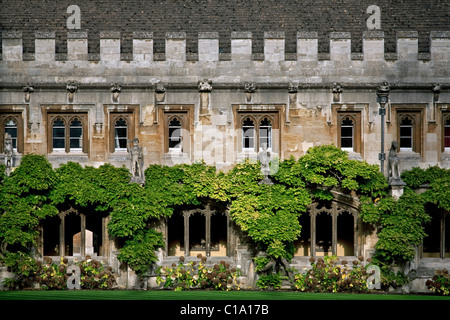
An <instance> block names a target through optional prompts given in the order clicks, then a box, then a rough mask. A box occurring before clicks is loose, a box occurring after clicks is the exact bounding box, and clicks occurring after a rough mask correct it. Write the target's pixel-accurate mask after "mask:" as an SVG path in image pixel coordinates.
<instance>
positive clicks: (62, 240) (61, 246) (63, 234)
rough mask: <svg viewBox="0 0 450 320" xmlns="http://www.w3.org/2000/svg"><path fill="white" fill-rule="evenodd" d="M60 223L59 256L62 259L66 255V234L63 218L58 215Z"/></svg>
mask: <svg viewBox="0 0 450 320" xmlns="http://www.w3.org/2000/svg"><path fill="white" fill-rule="evenodd" d="M59 218H60V223H59V255H60V256H61V257H64V256H65V255H66V241H65V239H66V232H65V229H66V227H65V216H64V215H61V214H60V215H59Z"/></svg>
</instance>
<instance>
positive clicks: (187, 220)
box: [183, 213, 190, 257]
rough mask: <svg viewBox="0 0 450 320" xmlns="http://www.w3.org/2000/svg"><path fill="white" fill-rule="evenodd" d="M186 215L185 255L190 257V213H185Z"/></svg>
mask: <svg viewBox="0 0 450 320" xmlns="http://www.w3.org/2000/svg"><path fill="white" fill-rule="evenodd" d="M183 215H184V255H185V256H186V257H188V256H189V217H190V214H189V213H183Z"/></svg>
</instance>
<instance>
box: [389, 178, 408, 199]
mask: <svg viewBox="0 0 450 320" xmlns="http://www.w3.org/2000/svg"><path fill="white" fill-rule="evenodd" d="M389 185H390V187H391V196H392V198H394V199H395V200H398V198H400V197H401V196H402V194H403V189H404V187H405V186H406V183H404V182H403V180H402V179H396V180H390V181H389Z"/></svg>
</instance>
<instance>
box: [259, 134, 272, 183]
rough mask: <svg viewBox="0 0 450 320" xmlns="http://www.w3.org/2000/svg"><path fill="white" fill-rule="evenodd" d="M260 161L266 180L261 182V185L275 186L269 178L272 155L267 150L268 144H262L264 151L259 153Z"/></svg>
mask: <svg viewBox="0 0 450 320" xmlns="http://www.w3.org/2000/svg"><path fill="white" fill-rule="evenodd" d="M258 160H259V162H260V163H261V173H262V174H263V176H264V179H263V180H261V181H260V182H259V184H273V182H272V181H271V180H270V178H269V174H270V161H271V160H272V155H271V154H270V152H269V151H268V150H267V143H263V144H262V150H261V151H260V152H258Z"/></svg>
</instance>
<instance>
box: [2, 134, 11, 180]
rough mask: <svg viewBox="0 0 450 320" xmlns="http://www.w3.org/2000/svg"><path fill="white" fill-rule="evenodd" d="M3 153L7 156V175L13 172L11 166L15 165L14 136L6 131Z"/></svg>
mask: <svg viewBox="0 0 450 320" xmlns="http://www.w3.org/2000/svg"><path fill="white" fill-rule="evenodd" d="M3 154H4V156H5V167H6V168H5V171H6V175H9V173H10V172H11V167H12V166H13V163H12V158H13V145H12V138H11V135H10V134H9V133H5V144H4V148H3Z"/></svg>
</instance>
